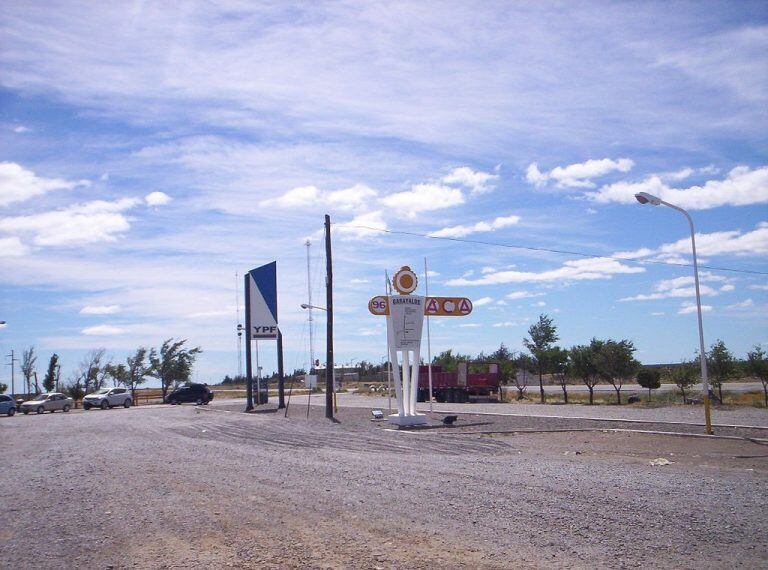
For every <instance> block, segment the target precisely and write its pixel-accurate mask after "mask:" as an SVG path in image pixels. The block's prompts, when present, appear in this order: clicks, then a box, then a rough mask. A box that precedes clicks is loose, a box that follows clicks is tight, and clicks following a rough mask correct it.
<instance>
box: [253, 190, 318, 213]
mask: <svg viewBox="0 0 768 570" xmlns="http://www.w3.org/2000/svg"><path fill="white" fill-rule="evenodd" d="M320 195H321V192H320V189H319V188H318V187H317V186H300V187H298V188H294V189H293V190H288V192H286V193H285V194H283V195H282V196H280V197H278V198H270V199H268V200H262V201H261V202H260V203H259V205H260V206H276V207H278V208H306V207H309V206H313V205H315V204H317V203H318V202H319V201H320Z"/></svg>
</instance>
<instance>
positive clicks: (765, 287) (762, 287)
mask: <svg viewBox="0 0 768 570" xmlns="http://www.w3.org/2000/svg"><path fill="white" fill-rule="evenodd" d="M749 288H750V289H755V290H756V291H768V285H750V286H749Z"/></svg>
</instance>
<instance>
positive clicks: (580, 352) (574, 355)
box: [568, 338, 603, 405]
mask: <svg viewBox="0 0 768 570" xmlns="http://www.w3.org/2000/svg"><path fill="white" fill-rule="evenodd" d="M602 346H603V341H601V340H597V339H596V338H593V339H592V340H591V341H590V343H589V344H588V345H587V344H581V345H578V346H574V347H572V348H571V349H570V350H569V351H568V354H569V355H570V358H571V366H570V369H571V373H572V374H573V375H574V376H576V377H577V378H579V379H580V380H581V381H582V382H583V383H584V384H585V385H586V387H587V388H589V404H590V405H592V404H594V403H595V398H594V396H595V394H594V390H595V386H597V384H598V383H599V382H600V375H599V374H598V369H597V355H598V353H599V352H600V350H601V348H602Z"/></svg>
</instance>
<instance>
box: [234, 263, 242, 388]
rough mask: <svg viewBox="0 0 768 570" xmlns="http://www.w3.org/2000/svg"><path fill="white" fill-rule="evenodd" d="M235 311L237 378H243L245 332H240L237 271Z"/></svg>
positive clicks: (236, 276) (236, 277)
mask: <svg viewBox="0 0 768 570" xmlns="http://www.w3.org/2000/svg"><path fill="white" fill-rule="evenodd" d="M235 311H236V312H237V322H236V323H235V329H237V376H238V377H239V378H242V377H243V331H242V330H240V278H239V276H238V274H237V271H235Z"/></svg>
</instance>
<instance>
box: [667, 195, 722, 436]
mask: <svg viewBox="0 0 768 570" xmlns="http://www.w3.org/2000/svg"><path fill="white" fill-rule="evenodd" d="M661 203H662V204H664V205H665V206H669V207H670V208H672V209H673V210H677V211H678V212H681V213H682V214H683V215H684V216H685V217H686V219H687V220H688V225H689V226H690V228H691V250H692V251H693V282H694V284H695V285H696V312H697V316H698V320H699V363H700V365H701V390H702V392H703V394H702V397H703V398H704V420H705V424H706V429H707V433H708V434H711V433H712V419H711V412H710V409H709V406H710V402H709V374H708V372H707V353H706V349H705V348H704V323H703V321H702V318H701V292H700V291H699V265H698V261H697V260H696V237H695V236H696V231H695V229H694V227H693V219H691V216H690V215H689V214H688V212H686V211H685V210H683V209H682V208H680V207H678V206H675V205H673V204H670V203H668V202H664V201H663V200H662V201H661Z"/></svg>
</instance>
